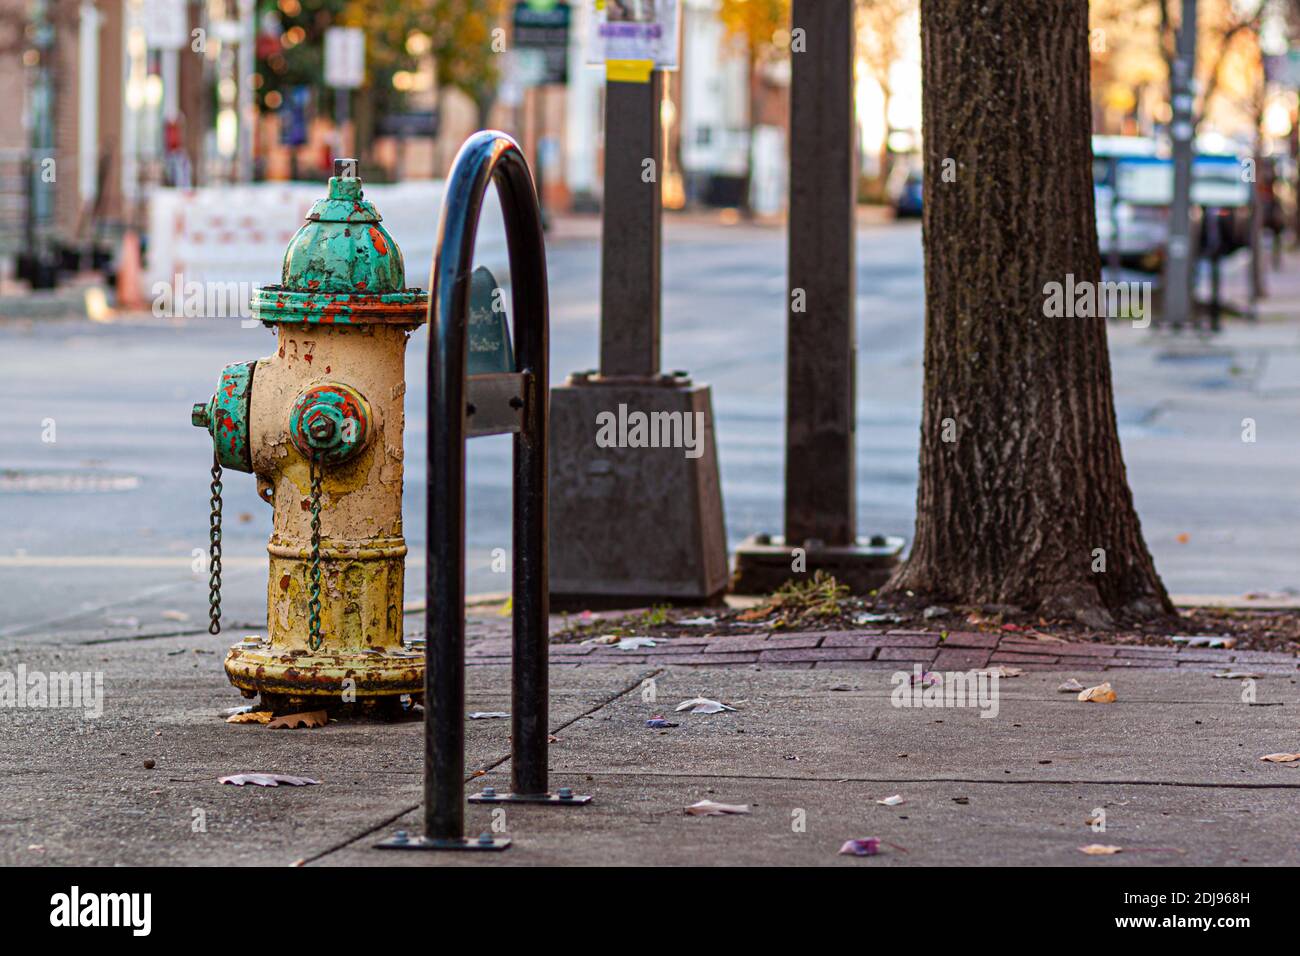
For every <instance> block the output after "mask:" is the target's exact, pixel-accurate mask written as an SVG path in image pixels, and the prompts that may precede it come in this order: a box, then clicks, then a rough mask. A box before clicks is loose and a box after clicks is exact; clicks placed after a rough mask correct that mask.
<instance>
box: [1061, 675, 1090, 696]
mask: <svg viewBox="0 0 1300 956" xmlns="http://www.w3.org/2000/svg"><path fill="white" fill-rule="evenodd" d="M1056 689H1057V690H1059V691H1060V692H1061V693H1062V694H1077V693H1078V692H1079V691H1081V690H1084V686H1083V685H1082V684H1080V683H1079V682H1078V681H1077V680H1075V679H1074V678H1073V677H1071V678H1070V679H1069V680H1067V681H1063V682H1062V683H1061V684H1060V685H1059V686H1058V687H1057V688H1056Z"/></svg>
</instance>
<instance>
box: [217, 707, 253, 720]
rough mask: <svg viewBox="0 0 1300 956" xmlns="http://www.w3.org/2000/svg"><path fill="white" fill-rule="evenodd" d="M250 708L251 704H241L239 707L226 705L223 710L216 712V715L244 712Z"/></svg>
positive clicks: (223, 715) (222, 715)
mask: <svg viewBox="0 0 1300 956" xmlns="http://www.w3.org/2000/svg"><path fill="white" fill-rule="evenodd" d="M252 709H253V705H252V704H243V705H242V706H239V707H227V708H226V709H225V710H223V711H221V713H220V714H218V715H217V716H219V717H229V716H230V715H231V714H246V713H248V712H249V711H250V710H252Z"/></svg>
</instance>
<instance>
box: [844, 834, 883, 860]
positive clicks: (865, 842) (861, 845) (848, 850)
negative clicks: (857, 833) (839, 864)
mask: <svg viewBox="0 0 1300 956" xmlns="http://www.w3.org/2000/svg"><path fill="white" fill-rule="evenodd" d="M879 852H880V838H879V837H863V838H862V839H859V840H845V841H844V844H843V845H842V846H841V847H840V855H841V856H875V855H876V854H877V853H879Z"/></svg>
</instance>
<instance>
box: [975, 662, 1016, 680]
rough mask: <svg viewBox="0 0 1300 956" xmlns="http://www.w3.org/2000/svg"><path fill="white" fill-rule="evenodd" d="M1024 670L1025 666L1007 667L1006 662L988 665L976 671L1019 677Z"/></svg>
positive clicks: (992, 674) (996, 675) (999, 675)
mask: <svg viewBox="0 0 1300 956" xmlns="http://www.w3.org/2000/svg"><path fill="white" fill-rule="evenodd" d="M1024 672H1025V671H1024V668H1021V667H1007V666H1006V665H1005V664H995V665H994V666H993V667H986V668H984V669H983V670H978V671H976V672H975V673H976V674H988V675H989V676H990V677H1019V676H1020V675H1021V674H1023V673H1024Z"/></svg>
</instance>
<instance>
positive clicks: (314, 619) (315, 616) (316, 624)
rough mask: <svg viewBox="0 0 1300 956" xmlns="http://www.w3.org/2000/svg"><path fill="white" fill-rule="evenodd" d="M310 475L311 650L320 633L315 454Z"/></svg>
mask: <svg viewBox="0 0 1300 956" xmlns="http://www.w3.org/2000/svg"><path fill="white" fill-rule="evenodd" d="M308 468H309V474H310V475H311V572H310V578H309V580H310V582H311V586H310V589H309V590H310V593H311V600H310V601H309V602H308V603H307V611H308V623H307V646H308V647H310V648H311V649H312V650H313V651H315V650H319V649H320V645H321V633H320V486H321V475H320V468H319V467H318V462H317V456H316V455H314V454H313V455H312V456H311V460H310V463H309V465H308Z"/></svg>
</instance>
